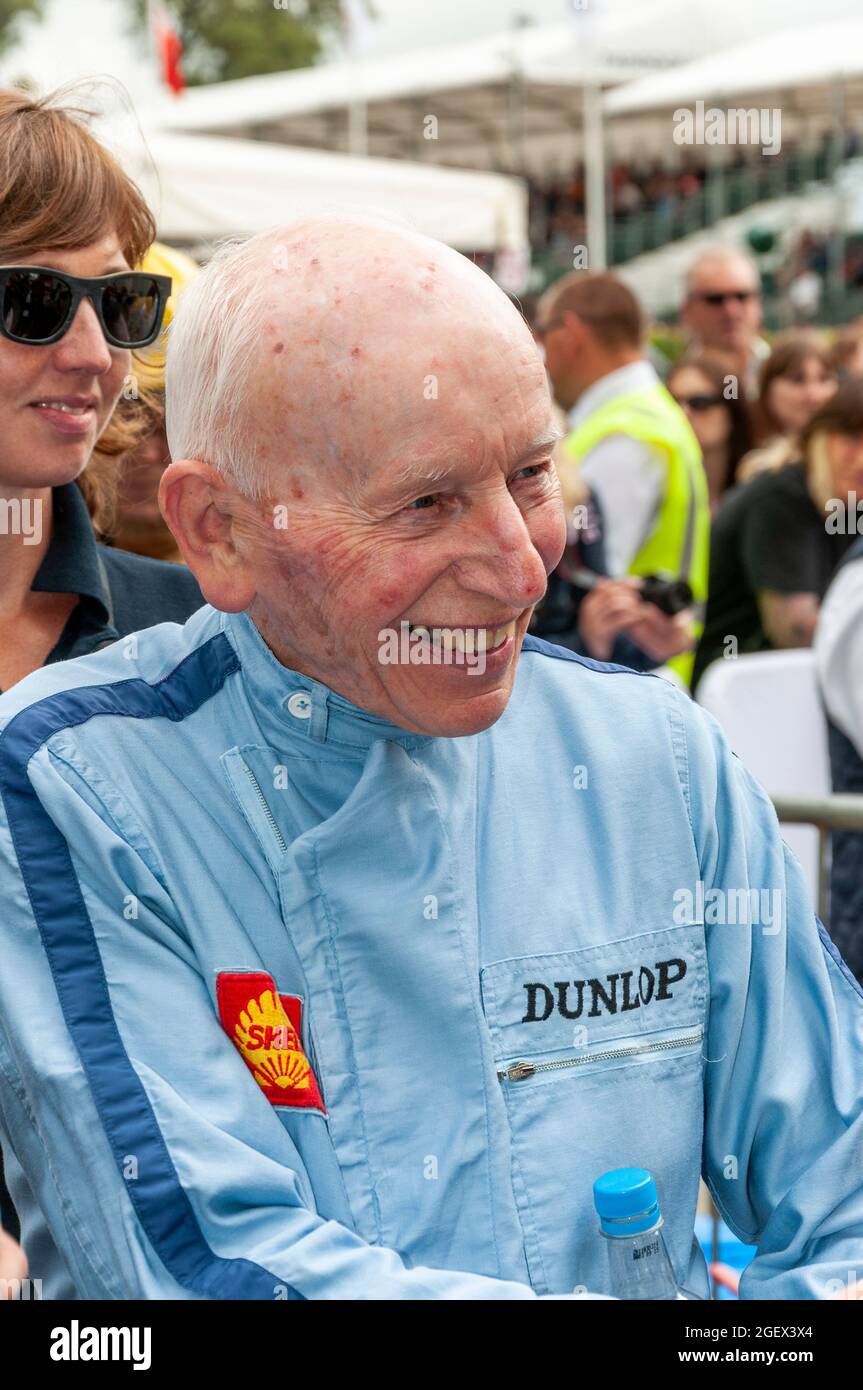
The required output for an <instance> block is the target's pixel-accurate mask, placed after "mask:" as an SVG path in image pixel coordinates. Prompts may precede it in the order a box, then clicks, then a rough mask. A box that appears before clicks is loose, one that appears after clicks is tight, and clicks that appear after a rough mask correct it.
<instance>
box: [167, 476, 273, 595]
mask: <svg viewBox="0 0 863 1390" xmlns="http://www.w3.org/2000/svg"><path fill="white" fill-rule="evenodd" d="M237 500H238V495H237V493H236V492H235V490H234V489H233V488H232V487H230V485H229V484H227V483H226V482H225V480H224V478H222V477H221V476H220V474H218V473H217V472H216V470H215V469H214V468H211V467H210V466H209V464H206V463H202V462H201V461H200V460H199V459H182V460H180V462H178V463H169V464H168V466H167V468H166V469H165V471H164V472H163V474H162V478H161V481H160V483H159V507H160V508H161V511H162V515H163V517H164V518H165V521H166V522H167V524H168V526H169V527H170V530H171V534H172V535H173V537H174V539H175V541H176V542H177V545H178V547H179V549H180V554H181V555H182V557H183V559H184V560H185V562H186V564H187V565H188V566H189V569H190V570H191V571H192V573H193V574H194V576H195V578H196V579H197V581H198V583H199V585H200V587H201V593H202V594H203V595H204V598H205V599H206V600H207V602H208V603H210V604H212V606H213V607H214V608H218V609H219V610H220V611H221V612H223V613H242V612H244V611H245V610H246V609H247V608H248V607H249V605H250V604H251V602H252V600H253V599H254V597H255V594H256V592H257V589H256V585H255V581H254V577H253V575H252V573H251V570H250V569H249V566H248V563H247V560H246V557H245V555H244V554H242V553H241V551H240V549H239V548H238V546H237V535H238V528H237V526H236V524H235V523H236V507H235V505H234V504H235V502H236V501H237Z"/></svg>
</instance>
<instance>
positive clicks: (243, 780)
mask: <svg viewBox="0 0 863 1390" xmlns="http://www.w3.org/2000/svg"><path fill="white" fill-rule="evenodd" d="M465 678H466V679H467V677H465ZM0 717H2V736H0V792H2V801H3V815H2V819H0V863H2V888H3V894H2V908H0V1142H2V1145H3V1148H4V1150H5V1153H6V1158H7V1164H8V1178H9V1186H10V1189H11V1191H12V1195H13V1198H14V1199H15V1202H16V1205H17V1207H18V1209H19V1211H20V1214H21V1218H22V1229H23V1236H22V1239H23V1242H24V1244H25V1248H27V1250H28V1253H29V1257H30V1266H31V1274H32V1276H33V1277H36V1278H42V1279H43V1287H44V1292H45V1295H46V1296H64V1295H65V1296H70V1295H72V1294H73V1293H74V1294H77V1296H78V1297H83V1298H134V1297H144V1298H147V1297H165V1298H275V1299H279V1298H291V1297H297V1296H299V1297H305V1298H350V1299H353V1298H359V1299H364V1298H386V1299H401V1298H474V1299H483V1298H494V1299H497V1298H501V1299H516V1298H534V1297H536V1296H538V1295H543V1294H547V1293H553V1294H565V1293H569V1292H571V1291H573V1290H576V1289H578V1290H587V1291H589V1292H591V1293H598V1294H602V1293H608V1292H609V1280H608V1273H607V1255H606V1250H605V1244H604V1241H603V1238H602V1237H601V1236H600V1235H599V1234H598V1231H597V1220H596V1217H595V1214H594V1211H593V1206H592V1184H593V1181H594V1179H595V1178H596V1177H597V1176H598V1175H599V1174H601V1173H603V1172H605V1171H606V1170H608V1169H610V1168H616V1167H621V1166H628V1165H634V1166H639V1167H644V1168H647V1169H649V1170H650V1171H651V1172H652V1173H653V1175H654V1177H655V1179H656V1183H657V1186H658V1189H659V1195H660V1200H661V1204H662V1210H663V1214H664V1217H665V1233H666V1240H667V1243H668V1248H669V1253H670V1255H671V1259H672V1262H673V1264H674V1268H675V1273H676V1276H677V1278H678V1280H679V1281H680V1283H682V1284H684V1285H686V1286H688V1287H690V1288H691V1289H692V1290H693V1291H694V1292H696V1293H699V1294H701V1295H702V1296H704V1295H706V1293H707V1273H706V1267H705V1263H704V1259H703V1257H702V1255H701V1252H700V1249H699V1248H698V1245H697V1243H696V1242H695V1240H694V1236H693V1223H694V1216H695V1209H696V1199H697V1193H698V1183H699V1177H700V1176H701V1175H702V1174H703V1175H704V1178H705V1179H706V1181H707V1183H708V1184H709V1186H710V1189H711V1191H712V1192H713V1195H714V1197H715V1199H716V1202H717V1204H718V1206H719V1209H720V1210H721V1212H722V1214H723V1216H724V1217H725V1219H726V1221H727V1222H728V1224H729V1225H730V1227H731V1228H732V1230H733V1231H735V1232H736V1233H737V1234H738V1235H739V1236H740V1237H741V1239H743V1240H744V1241H747V1242H751V1243H753V1244H755V1245H757V1247H758V1251H757V1256H756V1258H755V1259H754V1261H753V1263H752V1264H751V1266H750V1267H749V1268H748V1270H747V1271H746V1273H745V1274H744V1276H743V1279H742V1283H741V1294H742V1296H744V1297H750V1298H752V1297H765V1298H800V1297H802V1298H815V1297H819V1296H824V1295H825V1294H826V1293H827V1292H829V1291H830V1290H831V1288H832V1287H838V1285H839V1284H840V1283H844V1282H845V1281H846V1280H847V1279H848V1278H860V1277H863V995H861V992H860V989H859V987H858V986H857V985H856V982H855V981H854V979H853V978H852V977H851V975H850V974H849V972H848V971H847V969H846V968H845V966H844V965H843V963H842V961H841V959H840V957H839V956H838V953H837V952H836V950H835V948H833V947H832V945H831V943H830V942H829V940H828V938H827V937H826V934H825V933H824V931H823V929H822V928H820V927H819V924H818V922H817V920H816V918H815V915H814V913H813V909H812V907H811V905H810V902H809V899H808V896H807V891H806V887H805V884H804V881H803V878H802V875H801V872H800V869H799V868H798V866H797V864H796V863H795V861H794V860H793V858H792V857H791V856H790V855H789V853H788V851H787V850H786V848H785V847H784V845H783V843H782V840H781V838H780V835H779V832H778V828H777V824H776V819H775V816H774V813H773V810H772V807H771V805H770V802H769V800H768V798H767V797H766V795H765V794H764V792H762V791H761V789H760V788H759V787H758V786H757V784H756V783H755V782H754V781H753V780H752V778H751V777H750V776H749V775H748V774H747V773H746V771H745V770H744V768H743V767H742V766H741V765H740V764H739V763H738V762H737V760H736V759H735V758H734V757H733V756H732V755H731V753H730V752H729V750H728V748H727V746H726V744H725V743H724V741H723V738H722V736H721V734H720V733H719V731H718V729H717V726H716V725H715V724H714V723H713V722H712V721H711V720H710V719H709V717H707V716H706V715H705V714H704V713H703V712H702V711H700V710H699V709H698V708H697V707H696V706H695V705H693V704H692V703H691V702H690V700H689V699H688V698H687V697H686V696H685V695H682V694H681V693H680V692H679V691H677V690H676V689H674V688H673V687H672V686H671V685H670V684H668V683H667V682H666V681H664V680H662V679H659V678H657V677H654V676H646V675H638V674H635V673H633V672H629V671H626V670H624V669H623V668H619V667H614V666H605V665H600V664H597V663H593V662H590V661H588V660H585V659H583V658H580V657H576V656H574V655H573V654H572V653H569V652H564V651H562V650H561V649H559V648H556V647H551V646H548V645H547V644H545V643H543V642H541V641H539V640H537V639H532V638H528V639H526V641H525V644H524V649H523V652H522V654H521V657H520V659H519V665H518V671H517V677H516V682H515V686H514V690H513V694H512V698H511V700H510V702H509V704H508V706H507V708H506V710H505V712H504V714H503V716H502V717H501V718H500V719H499V720H498V722H497V723H496V724H494V725H493V726H492V727H491V728H489V729H487V730H485V731H484V732H483V733H480V734H477V735H475V736H471V737H464V738H453V739H449V738H436V737H427V736H420V735H415V734H409V733H406V732H405V731H404V730H401V729H399V728H398V727H396V726H394V725H392V724H389V723H387V722H386V721H384V720H382V719H380V718H377V717H374V716H372V715H369V714H367V713H365V712H363V711H362V710H360V709H358V708H356V707H355V706H353V705H352V704H350V703H349V702H348V701H346V700H345V699H344V698H342V697H340V696H339V695H337V694H335V693H333V692H332V691H330V690H328V689H327V688H326V687H325V686H323V685H321V684H319V683H317V682H316V681H314V680H311V679H310V678H308V677H307V676H304V675H300V674H297V673H295V672H292V671H290V670H288V669H286V668H285V667H283V666H282V665H280V664H279V662H278V661H277V660H276V659H275V657H274V656H273V655H272V654H271V652H270V651H269V649H268V648H267V647H266V645H265V644H264V642H263V641H262V639H261V638H260V636H259V634H258V633H257V631H256V629H255V627H254V626H253V624H252V623H251V622H250V620H249V619H248V618H247V617H246V616H244V615H239V616H237V615H224V614H221V613H217V612H215V611H214V610H213V609H212V608H202V609H201V610H200V611H199V612H198V613H197V614H195V615H194V616H193V617H192V618H191V619H190V620H189V621H188V622H187V623H186V624H185V626H183V627H180V626H177V625H174V624H163V625H161V626H159V627H156V628H151V629H148V630H146V631H144V632H141V633H138V634H136V635H135V636H133V637H129V638H124V639H121V640H120V641H119V642H117V643H115V644H113V645H112V646H111V647H109V648H107V649H105V650H104V651H102V652H100V653H98V654H95V655H92V656H88V657H84V658H81V659H80V660H77V661H74V662H66V663H61V664H60V665H55V666H52V667H49V668H46V669H44V670H42V671H39V672H37V673H35V674H34V675H33V676H31V677H29V678H28V679H27V680H25V681H24V682H22V683H21V684H20V685H19V686H16V687H15V688H14V689H13V690H11V691H10V692H9V693H8V694H7V695H5V696H4V697H3V699H2V701H0ZM832 1281H835V1283H833V1282H832Z"/></svg>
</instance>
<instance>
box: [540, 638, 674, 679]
mask: <svg viewBox="0 0 863 1390" xmlns="http://www.w3.org/2000/svg"><path fill="white" fill-rule="evenodd" d="M521 649H522V651H523V652H541V653H542V655H543V656H554V657H557V659H558V660H559V661H575V662H577V663H578V665H579V666H586V667H587V669H588V670H589V671H607V672H608V673H609V674H611V675H613V674H614V673H615V672H619V671H623V672H624V674H625V675H627V676H653V675H654V672H653V671H634V670H633V669H632V667H631V666H619V665H618V664H617V663H616V662H614V661H594V659H593V657H592V656H580V655H579V653H578V652H571V651H570V650H569V648H568V647H556V646H555V645H554V643H553V642H546V640H545V638H544V637H532V636H531V635H530V633H528V634H527V636H526V637H525V639H524V641H523V642H522V645H521ZM658 679H659V680H661V679H662V677H661V676H660V677H658Z"/></svg>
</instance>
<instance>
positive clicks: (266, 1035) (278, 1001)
mask: <svg viewBox="0 0 863 1390" xmlns="http://www.w3.org/2000/svg"><path fill="white" fill-rule="evenodd" d="M216 1002H217V1004H218V1007H219V1018H220V1020H221V1024H222V1027H223V1028H224V1030H225V1032H226V1033H227V1035H228V1037H229V1038H230V1039H231V1042H232V1043H233V1044H234V1046H235V1047H236V1048H237V1051H238V1052H239V1053H240V1056H241V1057H242V1058H243V1060H244V1062H245V1063H246V1066H247V1067H248V1068H249V1071H250V1072H251V1073H252V1076H253V1077H254V1078H255V1080H256V1081H257V1083H258V1085H259V1086H260V1088H261V1090H262V1091H263V1093H264V1095H265V1096H266V1097H267V1100H268V1101H269V1102H270V1104H271V1105H289V1106H291V1107H293V1108H305V1109H310V1110H320V1112H321V1114H323V1115H326V1113H327V1112H326V1107H325V1106H324V1102H323V1099H322V1097H321V1093H320V1090H319V1088H318V1083H317V1078H316V1077H315V1073H314V1072H313V1071H312V1066H311V1063H310V1062H309V1059H308V1057H307V1056H306V1054H305V1052H304V1051H303V1045H302V1042H301V1038H302V1000H301V999H298V998H297V997H296V996H295V995H293V994H279V992H278V990H277V989H276V983H275V980H274V979H273V977H272V975H267V974H265V973H264V972H263V971H261V972H260V973H253V972H251V971H236V972H230V971H223V972H222V974H220V975H219V977H218V979H217V981H216Z"/></svg>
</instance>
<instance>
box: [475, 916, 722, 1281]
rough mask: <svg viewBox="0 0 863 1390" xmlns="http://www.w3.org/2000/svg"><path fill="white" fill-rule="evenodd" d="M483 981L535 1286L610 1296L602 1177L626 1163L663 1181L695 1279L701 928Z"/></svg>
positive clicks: (503, 971) (502, 970)
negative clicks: (599, 1202) (600, 1206)
mask: <svg viewBox="0 0 863 1390" xmlns="http://www.w3.org/2000/svg"><path fill="white" fill-rule="evenodd" d="M481 983H482V998H483V1008H484V1010H485V1016H486V1021H487V1023H488V1027H489V1031H490V1034H491V1038H492V1046H493V1053H494V1059H495V1067H496V1070H497V1074H498V1081H499V1084H500V1086H501V1090H502V1093H503V1097H504V1102H505V1105H506V1110H507V1116H508V1119H509V1127H510V1135H511V1151H512V1169H513V1190H514V1193H515V1198H516V1202H517V1204H518V1207H519V1212H520V1215H521V1220H522V1226H523V1230H524V1237H525V1251H526V1254H527V1258H528V1264H529V1267H530V1271H531V1282H532V1284H533V1286H534V1288H536V1289H537V1290H538V1291H540V1292H551V1293H565V1292H568V1291H570V1290H571V1289H573V1288H574V1287H576V1286H578V1285H583V1286H585V1287H587V1288H589V1289H590V1290H592V1291H595V1292H608V1291H609V1290H608V1276H607V1255H606V1250H605V1244H604V1241H603V1239H602V1237H601V1236H600V1235H599V1233H598V1230H597V1221H596V1216H595V1214H594V1210H593V1182H594V1179H595V1178H597V1177H598V1176H599V1175H600V1174H601V1173H604V1172H606V1171H607V1170H608V1169H610V1168H622V1167H629V1166H632V1167H642V1168H647V1169H649V1170H650V1172H651V1173H652V1174H653V1176H654V1178H655V1180H656V1183H657V1187H658V1189H659V1197H660V1201H661V1203H662V1209H663V1214H664V1216H665V1222H666V1239H667V1241H668V1244H669V1253H670V1255H671V1258H672V1262H673V1263H674V1265H675V1269H676V1271H677V1274H678V1277H679V1278H681V1280H685V1276H686V1275H687V1273H688V1269H689V1261H690V1256H691V1252H692V1244H693V1237H692V1231H693V1222H694V1216H695V1205H696V1201H697V1195H698V1178H699V1173H700V1166H701V1140H702V1112H703V1099H702V1092H703V1088H702V1042H703V1036H704V1029H705V1018H706V1005H707V993H708V991H707V964H706V954H705V948H704V929H703V927H701V926H684V927H673V928H667V929H662V930H659V931H653V932H644V933H641V934H639V935H635V936H630V937H626V938H623V939H621V940H619V941H611V942H603V943H602V944H601V945H598V946H589V947H585V948H583V949H581V950H575V951H564V952H560V953H557V954H554V955H532V956H520V957H515V958H512V959H509V960H503V961H497V962H496V963H494V964H492V965H488V966H486V967H485V968H484V969H483V970H482V972H481Z"/></svg>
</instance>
